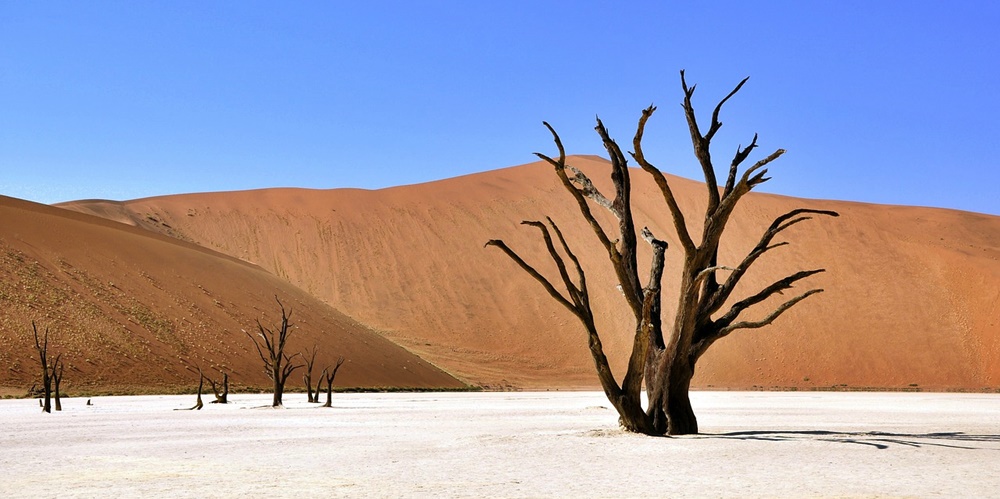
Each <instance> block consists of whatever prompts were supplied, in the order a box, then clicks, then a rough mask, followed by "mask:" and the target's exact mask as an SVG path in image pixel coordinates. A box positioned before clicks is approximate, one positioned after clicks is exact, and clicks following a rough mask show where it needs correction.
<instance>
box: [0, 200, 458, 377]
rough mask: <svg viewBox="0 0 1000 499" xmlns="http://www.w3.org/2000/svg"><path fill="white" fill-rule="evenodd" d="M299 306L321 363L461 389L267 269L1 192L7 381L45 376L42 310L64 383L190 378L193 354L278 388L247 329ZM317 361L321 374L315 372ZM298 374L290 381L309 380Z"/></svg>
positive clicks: (205, 364)
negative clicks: (39, 344)
mask: <svg viewBox="0 0 1000 499" xmlns="http://www.w3.org/2000/svg"><path fill="white" fill-rule="evenodd" d="M275 296H277V297H280V299H281V300H282V302H283V303H284V304H285V306H286V308H290V309H292V311H293V312H292V323H293V324H295V325H296V326H297V329H294V330H293V332H292V334H291V335H290V339H289V344H288V347H287V348H288V350H287V352H288V353H294V352H296V351H301V350H303V349H305V348H307V347H312V346H313V345H314V344H316V345H319V347H320V355H319V356H318V358H317V365H320V364H323V365H320V366H319V367H318V370H322V368H323V367H325V364H332V363H333V362H334V361H335V360H336V358H337V355H343V356H344V357H346V358H347V359H349V361H348V363H347V364H346V365H345V366H344V368H343V369H341V370H340V372H339V373H338V378H337V384H338V385H347V386H395V387H400V386H409V387H441V386H446V387H457V386H462V385H461V383H459V382H458V381H457V380H455V379H453V378H452V377H450V376H448V375H447V374H445V373H444V372H442V371H440V370H439V369H437V368H435V367H433V366H431V365H429V364H428V363H426V362H424V361H422V360H420V359H419V358H417V357H416V356H414V355H412V354H410V353H409V352H407V351H405V350H404V349H402V348H400V347H399V346H397V345H395V344H393V343H391V342H389V341H387V340H385V339H384V338H382V337H381V336H379V335H377V334H374V333H372V332H371V331H369V330H368V329H366V328H365V327H363V326H361V325H360V324H358V323H356V322H355V321H353V320H351V319H350V318H348V317H347V316H345V315H343V314H342V313H340V312H338V311H336V310H334V309H332V308H331V307H329V306H328V305H326V304H324V303H323V302H321V301H319V300H317V299H315V298H314V297H312V296H311V295H309V294H307V293H305V292H303V291H301V290H299V289H297V288H296V287H295V286H293V285H291V284H289V283H288V282H287V281H285V280H283V279H279V278H277V277H275V276H273V275H271V274H270V273H268V272H266V271H265V270H263V269H261V268H260V267H257V266H254V265H251V264H248V263H246V262H243V261H241V260H238V259H236V258H232V257H229V256H226V255H223V254H221V253H217V252H214V251H211V250H207V249H204V248H201V247H199V246H196V245H194V244H190V243H185V242H181V241H178V240H176V239H173V238H170V237H166V236H163V235H160V234H156V233H151V232H149V231H146V230H141V229H137V228H134V227H129V226H125V225H121V224H119V223H112V222H108V221H106V220H103V219H101V218H97V217H93V216H89V215H83V214H78V213H72V212H69V211H66V210H61V209H58V208H52V207H48V206H43V205H38V204H34V203H29V202H25V201H19V200H15V199H11V198H4V197H0V303H2V307H0V366H4V370H3V372H0V387H7V388H6V390H7V391H9V392H11V393H13V394H17V395H20V394H23V393H24V391H25V389H26V388H27V387H30V386H31V385H32V384H33V383H34V382H36V380H37V378H38V376H37V374H38V373H37V371H38V360H37V357H36V354H35V351H34V348H33V345H34V344H33V339H32V335H31V325H30V323H31V321H32V320H34V321H35V322H36V323H37V325H38V327H39V330H40V331H42V330H44V328H46V327H48V328H49V329H50V339H49V343H50V351H51V352H52V354H53V355H54V354H55V353H60V352H61V353H62V355H63V360H64V362H65V368H66V371H65V375H64V377H65V383H64V386H63V389H64V390H68V391H70V392H74V391H75V392H77V393H79V391H80V390H84V391H105V390H120V391H148V390H164V389H172V388H176V387H179V386H184V387H188V388H190V387H192V386H194V385H195V384H196V383H197V375H195V374H192V373H191V372H189V371H187V370H185V363H187V364H189V365H191V366H201V367H202V369H204V371H205V372H206V374H209V375H214V376H215V377H217V378H220V379H221V375H219V374H218V372H216V371H214V369H225V370H226V371H227V372H229V373H230V378H231V380H232V381H233V383H234V384H236V385H237V386H240V385H242V386H247V385H250V386H259V387H268V386H270V385H269V383H270V382H269V381H268V380H267V378H266V377H265V375H264V372H263V369H262V366H261V361H260V359H259V357H258V356H257V352H256V350H254V349H253V348H254V347H253V345H252V344H251V342H250V340H249V339H248V338H247V337H246V335H245V333H244V332H243V330H246V331H250V332H251V333H253V332H256V322H255V321H256V320H257V319H260V320H261V322H262V323H263V324H264V325H265V326H267V327H271V328H274V327H275V326H276V325H277V324H278V323H279V321H280V311H279V309H278V305H277V303H276V302H275ZM318 374H319V373H318V372H314V375H315V376H318ZM299 379H300V377H299V376H297V375H293V377H292V378H291V379H290V380H289V384H288V387H289V388H294V387H295V386H297V385H300V384H301V382H300V381H298V380H299Z"/></svg>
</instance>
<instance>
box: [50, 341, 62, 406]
mask: <svg viewBox="0 0 1000 499" xmlns="http://www.w3.org/2000/svg"><path fill="white" fill-rule="evenodd" d="M50 377H51V378H52V399H53V401H54V402H55V406H56V410H57V411H61V410H62V395H61V394H60V393H59V385H60V384H61V383H62V378H63V362H62V354H59V355H56V360H55V362H53V363H52V375H51V376H50Z"/></svg>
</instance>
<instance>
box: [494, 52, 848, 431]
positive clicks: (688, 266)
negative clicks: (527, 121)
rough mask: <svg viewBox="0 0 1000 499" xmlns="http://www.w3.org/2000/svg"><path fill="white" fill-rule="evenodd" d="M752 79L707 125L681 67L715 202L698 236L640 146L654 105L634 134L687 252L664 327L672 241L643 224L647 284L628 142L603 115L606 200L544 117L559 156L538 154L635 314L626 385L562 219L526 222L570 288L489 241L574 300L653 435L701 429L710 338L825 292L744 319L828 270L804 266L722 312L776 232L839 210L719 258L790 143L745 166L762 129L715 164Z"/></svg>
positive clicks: (781, 221)
mask: <svg viewBox="0 0 1000 499" xmlns="http://www.w3.org/2000/svg"><path fill="white" fill-rule="evenodd" d="M746 81H747V79H744V80H743V81H741V82H740V83H739V84H738V85H736V88H734V89H733V91H732V92H730V93H729V94H728V95H726V96H725V97H724V98H723V99H722V100H721V101H720V102H719V103H718V104H717V105H716V106H715V110H714V111H713V113H712V118H711V123H710V125H709V128H708V130H707V132H705V133H704V134H703V133H702V131H701V128H700V127H699V124H698V122H697V119H696V117H695V112H694V107H693V105H692V103H691V98H692V96H693V94H694V86H691V87H689V86H688V85H687V81H686V80H685V78H684V72H683V71H681V88H682V90H683V93H684V101H683V110H684V116H685V119H686V121H687V124H688V130H689V132H690V134H691V142H692V145H693V147H694V154H695V157H696V158H697V160H698V162H699V164H700V165H701V167H702V172H703V174H704V176H705V185H706V187H707V191H708V192H707V194H708V205H707V209H706V211H705V214H704V221H703V222H704V228H703V231H702V237H701V240H700V241H695V239H694V238H693V237H692V236H691V233H690V232H689V230H688V227H687V221H686V219H685V215H684V213H683V212H682V211H681V209H680V206H679V205H678V203H677V200H676V198H675V197H674V193H673V190H672V189H671V187H670V184H669V182H668V181H667V179H666V177H665V176H664V175H663V173H662V172H660V170H659V169H657V168H656V167H655V166H653V164H652V163H650V162H649V161H648V160H647V159H646V157H645V156H644V155H643V151H642V138H643V133H644V131H645V126H646V121H647V120H648V119H649V117H650V116H652V114H653V112H654V111H655V110H656V108H655V107H653V106H650V107H648V108H646V109H645V110H643V112H642V115H641V117H640V118H639V123H638V125H637V127H636V134H635V137H634V138H633V141H632V144H633V148H634V151H633V152H632V153H631V156H632V157H633V158H634V159H635V161H636V163H638V165H639V166H640V167H641V168H642V170H643V171H645V172H646V173H648V174H649V175H650V176H651V177H652V178H653V180H654V182H655V183H656V185H657V187H658V188H659V190H660V193H661V195H662V196H663V201H664V204H665V205H666V208H667V212H668V213H669V215H670V217H671V219H672V221H673V227H674V232H675V236H676V238H677V243H678V244H679V245H680V247H681V251H682V252H683V256H684V263H683V266H682V268H681V269H679V271H680V276H681V279H680V282H681V284H680V299H679V301H678V304H677V308H676V309H675V310H674V318H673V322H672V323H671V324H669V326H668V331H666V332H665V331H664V327H663V321H662V293H661V288H660V286H661V281H662V277H663V271H664V268H663V267H664V254H665V251H666V250H667V242H666V241H665V240H662V239H658V238H657V237H656V236H655V235H653V233H652V232H651V231H650V230H649V229H648V228H645V227H644V228H643V229H642V230H641V231H640V234H641V236H642V239H643V240H645V241H646V242H647V243H648V244H649V245H650V247H651V249H652V258H651V261H650V265H649V268H650V271H649V276H648V278H647V281H646V285H645V286H643V285H642V279H641V276H640V275H639V271H638V264H637V258H636V253H637V251H636V250H637V245H638V235H637V233H636V225H635V221H634V219H633V215H632V206H631V179H630V177H629V175H630V172H629V168H628V165H627V160H626V158H625V155H624V154H623V153H622V150H621V148H620V147H619V146H618V144H617V143H616V142H615V141H614V140H613V139H611V137H610V136H609V134H608V132H607V130H606V129H605V127H604V124H603V123H601V120H600V119H598V120H597V127H596V130H597V133H598V135H599V136H600V138H601V141H602V142H603V144H604V147H605V150H607V152H608V154H609V156H610V159H611V172H610V173H611V180H612V182H613V184H614V188H615V193H614V197H613V198H612V199H608V198H607V197H605V196H604V194H602V193H601V192H600V191H599V190H598V189H597V188H596V187H595V185H594V183H593V182H592V181H591V180H590V178H588V177H587V175H586V174H585V173H583V172H582V171H580V170H578V169H576V168H574V167H572V166H570V165H568V164H567V163H566V151H565V149H564V148H563V145H562V141H561V140H560V138H559V135H558V134H557V133H556V132H555V130H554V129H553V128H552V127H551V126H550V125H549V124H548V123H544V124H545V126H546V127H547V128H548V129H549V132H550V133H551V134H552V137H553V140H554V142H555V145H556V147H557V149H558V152H559V157H558V159H552V158H550V157H548V156H546V155H544V154H539V153H536V155H537V156H538V157H540V158H541V159H543V160H544V161H546V162H547V163H549V164H550V165H551V166H553V167H554V168H555V173H556V176H558V178H559V180H560V182H561V184H562V185H563V187H564V188H565V189H566V190H567V191H568V192H569V193H570V195H572V197H573V199H574V200H575V201H576V204H577V206H578V208H579V210H580V214H581V215H582V216H583V218H584V220H585V221H586V222H587V224H588V225H589V226H590V228H591V229H592V230H593V232H594V234H595V236H596V237H597V239H598V241H599V242H600V243H601V245H602V246H603V247H604V249H605V250H606V252H607V254H608V258H609V260H610V261H611V265H612V267H613V268H614V270H615V274H616V276H617V280H618V286H619V288H620V289H621V291H622V294H623V295H624V297H625V302H626V305H627V306H628V308H629V309H630V310H631V312H632V314H633V316H634V318H635V322H634V326H635V331H634V341H633V345H632V354H631V357H630V358H629V363H628V368H627V371H626V373H625V376H624V378H622V382H621V384H619V383H618V381H617V378H615V376H614V375H613V373H612V372H611V368H610V367H609V365H608V360H607V357H606V356H605V354H604V351H603V347H602V344H601V339H600V335H599V333H598V331H597V328H596V326H595V322H594V313H593V310H592V309H591V304H590V298H589V294H588V291H587V282H586V277H585V274H584V271H583V269H582V268H581V266H580V262H579V260H578V259H577V257H576V256H575V255H574V254H573V252H572V251H571V250H570V247H569V245H568V244H567V242H566V240H565V239H564V238H563V236H562V232H561V231H560V230H559V228H558V227H557V226H556V224H555V223H554V222H553V221H552V220H551V219H548V218H547V219H546V220H547V224H544V223H541V222H535V221H525V222H522V223H523V224H525V225H530V226H533V227H537V228H538V229H539V230H540V231H541V233H542V239H543V241H544V242H545V246H546V248H547V249H548V253H549V255H550V257H551V258H552V260H553V261H554V262H555V264H556V267H557V268H558V271H559V277H560V279H561V281H562V284H563V286H564V287H565V289H566V291H565V293H564V292H562V291H559V290H557V289H556V287H555V286H554V285H553V284H552V282H551V281H550V280H549V279H548V278H547V277H545V276H543V275H541V274H540V273H539V272H538V271H537V270H535V269H534V268H533V267H532V266H531V265H529V264H528V263H527V262H525V261H524V260H523V259H522V258H521V257H520V256H518V254H517V253H516V252H515V251H513V250H512V249H510V248H509V247H508V246H507V245H506V244H505V243H504V242H503V241H501V240H497V239H494V240H491V241H489V242H487V243H486V245H487V246H496V247H498V248H500V249H501V250H502V251H503V252H504V253H505V254H506V255H507V256H508V257H510V258H511V259H512V260H513V261H514V262H515V263H517V264H518V265H519V266H520V267H521V268H522V269H523V270H524V271H525V272H527V273H528V274H529V275H530V276H531V277H533V278H534V279H535V280H537V281H538V282H539V283H540V284H541V285H542V287H544V288H545V290H546V291H547V292H548V293H549V295H550V296H552V297H553V298H554V299H555V300H556V301H557V302H558V303H560V304H561V305H563V306H564V307H566V308H567V309H569V310H570V312H572V313H573V314H574V315H575V316H576V317H577V318H578V319H579V320H580V322H581V323H582V324H583V326H584V329H585V330H586V332H587V336H588V342H589V345H590V352H591V356H592V357H593V360H594V364H595V367H596V369H597V374H598V379H599V380H600V382H601V386H602V387H603V389H604V392H605V394H606V395H607V397H608V399H609V400H610V401H611V403H612V405H614V407H615V408H616V409H617V410H618V414H619V422H620V423H621V425H622V427H624V428H625V429H627V430H629V431H634V432H639V433H646V434H651V435H662V434H664V433H666V434H670V435H682V434H690V433H697V432H698V421H697V418H696V417H695V414H694V410H693V409H692V407H691V401H690V397H689V391H690V386H691V380H692V378H693V377H694V372H695V364H696V363H697V361H698V359H699V358H701V356H702V355H703V354H704V353H705V351H706V350H707V349H708V348H709V347H710V346H711V345H712V344H713V343H715V342H716V341H718V340H719V339H721V338H723V337H725V336H727V335H728V334H730V333H732V332H733V331H735V330H738V329H753V328H760V327H763V326H766V325H768V324H770V323H771V322H773V321H774V320H775V319H777V318H778V317H779V316H780V315H781V314H782V313H784V312H785V311H786V310H788V309H789V308H791V307H792V306H794V305H795V304H796V303H798V302H800V301H802V300H804V299H806V298H808V297H809V296H811V295H813V294H816V293H819V292H822V291H823V290H822V289H812V290H809V291H806V292H804V293H802V294H800V295H798V296H795V297H794V298H792V299H790V300H788V301H786V302H784V303H782V304H781V305H779V306H778V307H777V308H775V309H774V310H773V311H772V312H771V313H770V314H768V315H767V316H765V317H764V318H763V319H760V320H756V321H751V320H740V317H741V316H742V314H743V312H744V311H745V310H746V309H748V308H749V307H751V306H753V305H756V304H759V303H761V302H763V301H765V300H766V299H768V298H770V297H771V296H773V295H775V294H777V293H781V292H783V291H784V290H787V289H790V288H792V287H793V285H794V284H795V283H796V282H798V281H799V280H801V279H804V278H806V277H809V276H811V275H813V274H817V273H820V272H823V269H816V270H807V271H801V272H797V273H795V274H792V275H790V276H787V277H785V278H782V279H779V280H777V281H775V282H774V283H773V284H771V285H769V286H767V287H765V288H764V289H762V290H760V291H758V292H757V293H756V294H753V295H751V296H750V297H748V298H745V299H743V300H741V301H738V302H736V303H732V304H730V305H729V308H728V309H727V310H726V311H724V312H723V309H724V307H725V306H726V305H727V304H729V302H730V300H729V298H730V297H731V295H732V293H733V290H734V289H735V288H736V285H737V284H738V283H739V281H740V279H741V278H742V277H743V275H744V274H746V272H747V270H748V269H749V268H750V266H751V265H753V263H754V262H755V261H756V260H757V259H758V258H759V257H760V256H761V255H763V254H764V253H766V252H768V251H770V250H772V249H775V248H777V247H780V246H784V245H786V244H788V243H786V242H779V243H773V244H772V240H773V239H774V237H775V236H776V235H777V234H778V233H780V232H782V231H784V230H785V229H787V228H789V227H791V226H792V225H795V224H797V223H799V222H802V221H805V220H809V219H810V218H812V217H811V216H810V215H825V216H834V217H835V216H838V214H837V213H836V212H833V211H825V210H811V209H805V208H800V209H796V210H792V211H790V212H788V213H785V214H783V215H781V216H779V217H777V218H776V219H775V220H774V222H773V223H772V224H771V226H770V227H769V228H768V229H767V230H766V231H765V233H764V234H763V235H762V236H761V238H760V241H759V242H758V244H757V245H756V246H755V247H754V249H752V250H751V251H750V253H748V254H747V255H746V256H745V257H744V258H743V260H742V261H741V262H740V263H739V264H738V265H737V266H736V267H726V266H722V265H719V263H718V255H719V243H720V241H721V239H722V234H723V232H724V230H725V228H726V224H727V222H728V221H729V218H730V216H731V215H732V213H733V210H734V209H735V207H736V205H737V203H738V202H739V201H740V199H742V197H743V196H744V195H745V194H746V193H748V192H750V190H752V189H753V188H754V187H756V186H758V185H760V184H762V183H764V182H766V181H767V180H769V179H768V177H766V176H765V175H766V174H767V170H766V169H765V168H764V167H765V166H767V165H768V164H769V163H771V162H772V161H774V160H775V159H777V158H778V157H779V156H781V155H782V154H783V153H784V152H785V151H784V150H783V149H778V150H776V151H775V152H773V153H772V154H770V155H769V156H767V157H765V158H763V159H760V160H759V161H757V162H756V163H754V164H753V165H752V166H750V167H749V168H746V169H745V170H744V171H743V173H742V175H740V174H739V167H740V165H742V164H743V162H744V161H745V160H746V159H747V158H748V157H749V156H750V153H751V152H752V151H753V150H754V149H756V148H757V136H756V135H755V136H754V138H753V140H752V141H751V142H750V144H749V145H748V146H747V147H746V148H742V147H740V148H737V149H736V153H735V155H734V157H733V159H732V161H731V163H730V166H729V170H728V175H727V178H726V183H725V185H724V186H723V187H722V188H721V189H720V187H719V184H718V180H717V178H716V174H715V167H714V165H713V163H712V156H711V153H710V146H711V142H712V139H713V137H714V136H715V134H716V133H717V132H718V131H719V129H720V128H721V127H722V122H721V121H719V113H720V111H721V109H722V106H723V105H724V104H725V103H726V101H728V100H729V99H730V98H731V97H732V96H733V95H735V94H736V93H737V92H738V91H739V90H740V88H742V87H743V85H744V84H745V83H746ZM590 203H594V204H596V205H598V206H601V207H603V208H605V209H607V210H609V211H610V212H611V213H612V215H614V217H615V218H616V219H617V220H618V227H617V231H614V232H612V233H611V234H609V233H608V231H606V230H605V228H604V227H603V226H602V225H601V224H600V223H599V222H598V221H597V219H596V218H595V216H594V215H593V213H592V212H591V208H590ZM550 228H551V232H550V230H549V229H550ZM552 233H555V235H556V237H557V239H558V240H559V249H557V247H556V245H555V244H554V243H553V239H552ZM563 254H565V257H566V258H568V259H569V260H570V262H571V263H572V264H573V267H574V271H575V274H576V278H575V279H574V278H573V277H571V275H570V272H569V270H567V265H566V262H565V260H564V258H563V256H562V255H563ZM720 272H728V276H727V277H726V278H725V279H724V280H721V282H720V279H719V277H718V274H719V273H720ZM643 382H645V386H646V394H647V397H648V400H649V402H648V405H647V407H646V408H645V409H643V408H642V406H641V402H640V396H641V390H642V385H643Z"/></svg>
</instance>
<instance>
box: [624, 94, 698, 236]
mask: <svg viewBox="0 0 1000 499" xmlns="http://www.w3.org/2000/svg"><path fill="white" fill-rule="evenodd" d="M654 111H656V107H654V106H652V105H650V106H649V107H647V108H646V109H644V110H643V111H642V117H640V118H639V125H638V126H637V127H636V131H635V138H634V139H632V147H633V148H634V149H635V152H633V153H632V157H633V158H634V159H635V162H636V163H638V164H639V166H640V167H641V168H642V169H643V170H644V171H646V172H647V173H649V174H650V175H652V176H653V180H654V181H655V182H656V185H657V187H659V188H660V192H661V193H662V194H663V201H664V202H665V203H666V204H667V208H668V209H669V210H670V217H671V218H672V219H673V222H674V230H675V231H676V232H677V240H678V241H680V243H681V247H683V248H684V253H685V254H687V255H690V254H692V253H694V250H695V245H694V241H692V240H691V234H690V233H688V229H687V223H686V222H685V221H684V212H682V211H681V208H680V206H678V204H677V199H676V198H674V192H673V190H672V189H671V188H670V184H669V183H668V182H667V178H666V177H665V176H664V175H663V173H662V172H661V171H660V170H659V169H658V168H657V167H655V166H653V164H652V163H650V162H649V161H647V160H646V156H645V155H644V154H643V152H642V136H643V134H644V133H645V130H646V121H647V120H649V117H650V116H652V115H653V112H654Z"/></svg>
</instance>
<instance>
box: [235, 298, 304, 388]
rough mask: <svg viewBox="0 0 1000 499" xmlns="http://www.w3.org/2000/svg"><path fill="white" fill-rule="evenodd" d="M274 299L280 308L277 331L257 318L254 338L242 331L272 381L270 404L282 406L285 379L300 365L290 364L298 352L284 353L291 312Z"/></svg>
mask: <svg viewBox="0 0 1000 499" xmlns="http://www.w3.org/2000/svg"><path fill="white" fill-rule="evenodd" d="M274 299H275V301H277V302H278V307H280V308H281V324H280V325H279V326H278V329H277V331H275V330H273V329H269V328H266V327H264V325H263V324H261V323H260V320H259V319H258V320H257V330H258V331H257V337H256V338H255V337H253V336H251V335H250V333H246V331H244V332H245V333H246V335H247V336H248V337H249V338H250V340H251V341H253V344H254V346H255V347H257V353H258V354H259V355H260V360H262V361H263V362H264V372H265V373H266V374H267V376H268V378H270V379H271V381H273V382H274V398H273V399H272V402H271V406H272V407H282V404H281V396H282V394H284V391H285V381H287V380H288V376H289V375H291V374H292V372H293V371H295V370H296V369H298V368H300V367H302V365H301V364H292V359H294V358H295V357H297V356H298V355H299V354H298V353H296V354H294V355H291V356H289V355H285V343H286V342H287V341H288V333H289V328H291V326H292V325H291V324H290V323H289V322H288V320H289V318H290V317H291V315H292V313H291V311H290V310H289V311H286V310H285V306H284V305H282V304H281V300H278V297H275V298H274ZM258 338H259V339H258ZM265 351H267V354H265V353H264V352H265Z"/></svg>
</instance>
